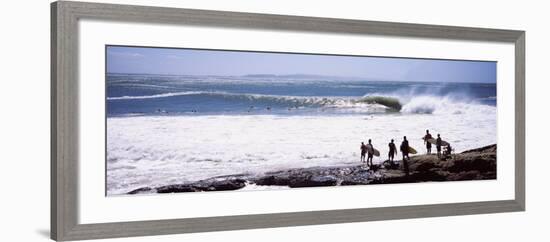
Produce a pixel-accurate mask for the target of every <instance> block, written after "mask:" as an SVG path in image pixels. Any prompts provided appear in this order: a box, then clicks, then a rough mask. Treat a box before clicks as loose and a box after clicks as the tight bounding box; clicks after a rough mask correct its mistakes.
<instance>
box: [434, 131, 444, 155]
mask: <svg viewBox="0 0 550 242" xmlns="http://www.w3.org/2000/svg"><path fill="white" fill-rule="evenodd" d="M442 144H443V142H442V140H441V136H440V135H439V134H437V139H435V149H436V150H437V158H441V145H442Z"/></svg>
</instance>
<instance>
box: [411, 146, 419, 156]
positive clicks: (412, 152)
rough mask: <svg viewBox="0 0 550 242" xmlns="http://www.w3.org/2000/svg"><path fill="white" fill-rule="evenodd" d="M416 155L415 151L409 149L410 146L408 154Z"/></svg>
mask: <svg viewBox="0 0 550 242" xmlns="http://www.w3.org/2000/svg"><path fill="white" fill-rule="evenodd" d="M416 153H417V152H416V150H415V149H414V148H413V147H410V146H409V154H413V155H414V154H416Z"/></svg>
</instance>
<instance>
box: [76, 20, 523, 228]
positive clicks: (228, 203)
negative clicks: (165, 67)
mask: <svg viewBox="0 0 550 242" xmlns="http://www.w3.org/2000/svg"><path fill="white" fill-rule="evenodd" d="M79 27H80V32H79V38H80V42H79V53H80V59H79V83H80V101H79V103H80V110H81V111H80V125H79V127H80V148H79V154H80V158H79V170H80V172H79V174H80V175H79V177H80V182H79V194H80V196H79V201H80V203H79V209H80V222H81V223H101V222H120V221H126V220H127V221H138V220H157V219H173V218H189V217H207V216H227V215H242V214H260V213H281V212H298V211H313V210H331V209H346V208H360V207H361V208H368V207H385V206H404V205H418V204H436V203H453V202H473V201H490V200H508V199H513V198H514V159H512V157H514V144H515V142H514V140H513V139H509V138H508V137H513V136H514V109H513V108H511V107H513V106H514V98H513V97H514V90H515V89H514V79H513V78H514V47H513V45H511V44H503V43H484V42H470V41H449V40H425V39H413V38H396V37H380V36H345V35H341V34H332V35H331V34H320V33H295V32H291V33H289V32H282V31H265V30H264V31H259V30H243V29H227V28H203V27H188V26H185V27H182V26H167V25H150V24H135V23H130V24H129V23H116V24H115V23H112V22H102V21H90V20H81V21H80V25H79ZM143 33H148V34H146V35H144V34H143ZM335 43H337V44H335ZM106 44H126V45H136V46H165V47H166V46H169V47H191V48H219V49H229V50H263V51H287V52H301V53H329V54H355V55H374V56H400V57H424V58H443V59H453V58H454V59H467V60H491V61H497V62H498V67H497V77H498V80H497V86H498V100H497V102H498V104H499V106H498V107H497V109H498V110H497V113H498V130H497V133H498V139H497V143H498V145H499V151H498V157H502V158H499V163H498V171H497V173H498V180H496V181H495V180H493V181H471V182H454V183H416V184H394V185H391V186H350V187H339V188H338V189H334V188H330V187H329V188H316V189H285V190H278V191H262V192H260V191H257V192H226V193H184V194H170V195H156V196H131V197H129V196H122V197H121V196H119V197H105V195H104V194H105V193H104V189H105V187H106V185H105V183H104V182H105V174H104V171H105V166H104V165H105V163H104V162H101V161H103V160H104V159H105V132H104V130H105V126H104V125H105V122H104V117H105V116H104V115H105V105H104V98H105V96H104V95H105V82H104V79H105V75H104V74H105V69H104V68H105V65H104V61H105V51H104V50H105V45H106ZM181 204H185V206H181ZM222 204H223V206H220V205H222ZM159 207H160V208H177V209H159Z"/></svg>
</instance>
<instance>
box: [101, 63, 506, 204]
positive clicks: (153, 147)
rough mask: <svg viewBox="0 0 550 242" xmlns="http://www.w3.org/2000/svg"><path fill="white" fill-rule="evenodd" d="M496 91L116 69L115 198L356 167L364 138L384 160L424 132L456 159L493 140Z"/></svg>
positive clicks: (111, 121) (110, 91) (484, 86)
mask: <svg viewBox="0 0 550 242" xmlns="http://www.w3.org/2000/svg"><path fill="white" fill-rule="evenodd" d="M465 81H468V80H465ZM496 92H497V88H496V84H495V83H433V82H430V83H428V82H396V81H385V80H361V79H355V78H348V79H346V78H337V77H323V76H310V75H285V76H275V75H249V76H236V77H235V76H228V77H224V76H167V75H164V76H163V75H136V74H108V75H107V89H106V95H107V98H106V102H107V103H106V107H107V193H108V195H115V194H122V193H126V192H128V191H131V190H133V189H136V188H139V187H144V186H160V185H167V184H174V183H182V182H190V181H197V180H200V179H205V178H210V177H214V176H220V175H230V174H240V173H262V172H267V171H273V170H280V169H288V168H299V167H311V166H332V165H345V164H359V154H360V151H359V146H360V143H361V142H366V141H367V140H368V139H371V140H372V142H373V144H374V147H375V148H377V149H379V150H380V152H381V153H382V155H381V156H380V157H376V158H375V160H374V163H380V162H383V161H384V160H385V159H386V158H387V152H388V148H387V146H388V143H389V141H390V139H395V142H396V144H397V145H399V143H400V142H401V140H402V138H403V136H407V137H408V139H409V142H410V144H411V146H412V147H414V148H416V149H417V150H418V151H419V152H421V153H423V152H425V149H424V148H423V147H424V145H423V141H422V140H421V137H422V136H423V135H424V132H425V130H426V129H429V130H430V131H431V133H432V135H433V136H436V134H438V133H440V134H441V137H442V138H443V139H444V140H446V141H448V142H450V143H451V144H452V146H453V147H454V149H455V152H460V151H464V150H467V149H472V148H477V147H481V146H484V145H489V144H494V143H496V139H497V136H496V132H497V127H496V124H497V123H496V113H497V103H496V96H497V94H496Z"/></svg>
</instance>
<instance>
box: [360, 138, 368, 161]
mask: <svg viewBox="0 0 550 242" xmlns="http://www.w3.org/2000/svg"><path fill="white" fill-rule="evenodd" d="M366 154H367V146H366V145H365V143H363V142H361V162H365V155H366Z"/></svg>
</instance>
